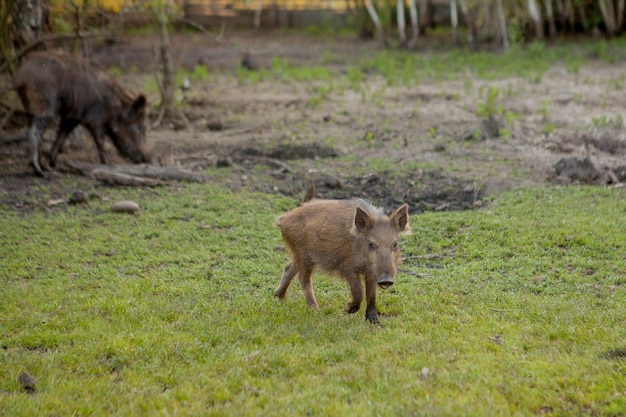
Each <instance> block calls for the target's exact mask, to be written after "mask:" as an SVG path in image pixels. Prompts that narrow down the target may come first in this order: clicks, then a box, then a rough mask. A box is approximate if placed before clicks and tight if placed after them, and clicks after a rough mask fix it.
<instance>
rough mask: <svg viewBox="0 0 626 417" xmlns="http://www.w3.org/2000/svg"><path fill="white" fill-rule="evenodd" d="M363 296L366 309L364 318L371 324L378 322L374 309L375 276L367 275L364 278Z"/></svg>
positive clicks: (376, 312)
mask: <svg viewBox="0 0 626 417" xmlns="http://www.w3.org/2000/svg"><path fill="white" fill-rule="evenodd" d="M365 298H366V302H367V309H366V310H365V318H366V319H367V320H369V321H370V322H372V323H373V324H379V322H378V311H377V310H376V278H374V279H372V278H371V277H367V278H366V280H365Z"/></svg>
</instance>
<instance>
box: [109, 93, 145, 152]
mask: <svg viewBox="0 0 626 417" xmlns="http://www.w3.org/2000/svg"><path fill="white" fill-rule="evenodd" d="M120 110H121V111H119V112H118V114H116V116H115V117H114V118H113V120H112V123H111V126H110V132H108V133H109V136H110V137H111V139H112V140H113V143H114V144H115V147H116V148H117V150H118V151H119V152H120V154H122V155H123V156H125V157H127V158H129V159H130V160H131V161H133V162H136V163H141V162H150V160H151V153H150V147H149V146H148V142H147V140H146V121H147V116H148V103H147V101H146V97H145V96H144V95H143V94H141V95H139V96H138V97H137V98H135V99H134V100H133V101H132V102H130V103H124V104H123V108H122V109H120Z"/></svg>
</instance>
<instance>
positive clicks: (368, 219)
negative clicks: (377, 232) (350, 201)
mask: <svg viewBox="0 0 626 417" xmlns="http://www.w3.org/2000/svg"><path fill="white" fill-rule="evenodd" d="M354 225H355V226H356V231H357V232H366V231H368V230H370V229H371V228H372V226H373V225H374V220H373V219H372V216H370V214H369V213H368V212H367V211H365V210H363V209H362V208H361V207H357V208H356V214H355V215H354Z"/></svg>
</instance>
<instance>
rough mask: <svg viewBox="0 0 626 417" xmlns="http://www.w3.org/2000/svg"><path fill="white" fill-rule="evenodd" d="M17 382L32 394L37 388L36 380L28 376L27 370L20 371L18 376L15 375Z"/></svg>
mask: <svg viewBox="0 0 626 417" xmlns="http://www.w3.org/2000/svg"><path fill="white" fill-rule="evenodd" d="M17 382H19V383H20V385H21V386H22V388H24V391H26V392H28V393H29V394H32V393H33V392H35V391H36V390H37V387H36V384H37V380H35V378H33V377H32V376H30V375H29V374H28V373H27V372H22V373H21V374H20V376H18V377H17Z"/></svg>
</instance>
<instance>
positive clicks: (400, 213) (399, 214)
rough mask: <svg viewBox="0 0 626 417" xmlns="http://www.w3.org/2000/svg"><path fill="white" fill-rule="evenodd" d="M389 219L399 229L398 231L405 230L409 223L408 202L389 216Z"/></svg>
mask: <svg viewBox="0 0 626 417" xmlns="http://www.w3.org/2000/svg"><path fill="white" fill-rule="evenodd" d="M389 220H391V223H392V224H393V225H394V227H395V228H396V229H397V230H398V232H402V231H404V229H406V226H407V225H408V224H409V206H407V205H406V204H403V205H401V206H400V207H398V208H397V209H396V210H394V212H393V213H391V216H389Z"/></svg>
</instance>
